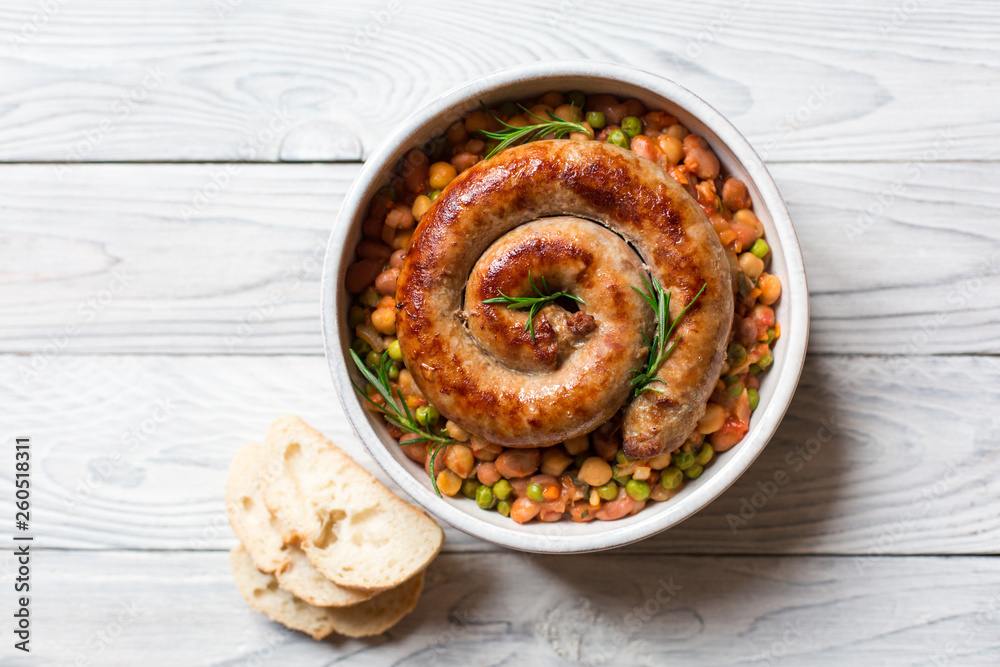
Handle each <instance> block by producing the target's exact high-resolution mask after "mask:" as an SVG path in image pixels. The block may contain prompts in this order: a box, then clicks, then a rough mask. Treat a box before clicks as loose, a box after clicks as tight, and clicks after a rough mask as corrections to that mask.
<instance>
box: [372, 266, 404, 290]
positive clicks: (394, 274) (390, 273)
mask: <svg viewBox="0 0 1000 667" xmlns="http://www.w3.org/2000/svg"><path fill="white" fill-rule="evenodd" d="M398 278H399V269H393V268H389V269H386V270H385V271H383V272H382V273H380V274H378V277H377V278H375V289H376V290H377V291H378V293H379V294H381V295H382V296H392V295H393V294H395V293H396V280H397V279H398Z"/></svg>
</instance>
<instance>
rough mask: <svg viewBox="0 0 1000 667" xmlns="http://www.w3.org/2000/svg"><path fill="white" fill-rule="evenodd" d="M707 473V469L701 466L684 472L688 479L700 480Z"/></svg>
mask: <svg viewBox="0 0 1000 667" xmlns="http://www.w3.org/2000/svg"><path fill="white" fill-rule="evenodd" d="M703 472H705V469H704V468H703V467H701V466H699V465H694V466H691V467H690V468H688V469H687V470H685V471H684V474H685V475H687V477H688V479H698V478H699V477H701V473H703Z"/></svg>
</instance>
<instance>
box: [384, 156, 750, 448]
mask: <svg viewBox="0 0 1000 667" xmlns="http://www.w3.org/2000/svg"><path fill="white" fill-rule="evenodd" d="M551 216H572V217H564V218H559V219H557V220H544V219H545V218H549V217H551ZM531 221H538V222H534V223H532V224H525V223H530V222H531ZM598 223H599V224H598ZM522 226H523V229H521V227H522ZM605 228H606V229H605ZM512 230H513V231H512ZM608 230H610V232H609V231H608ZM611 232H614V234H612V233H611ZM508 237H509V238H508ZM623 239H624V240H623ZM626 242H627V243H626ZM629 245H631V248H630V247H629ZM636 253H638V255H636ZM640 258H641V259H640ZM643 262H644V263H645V268H648V270H649V271H650V272H651V273H652V274H653V275H655V276H656V277H657V278H658V279H659V281H660V282H661V283H662V285H663V286H664V288H665V289H667V290H669V291H671V292H672V297H671V307H670V310H671V316H672V317H676V316H677V314H678V313H679V312H680V310H681V309H682V308H683V307H684V305H685V304H687V303H688V302H689V301H690V300H691V299H692V298H693V297H694V296H695V295H696V294H697V293H698V290H699V289H701V287H702V285H705V286H706V288H705V292H704V294H703V295H702V296H701V297H700V298H699V299H698V301H697V302H695V304H694V305H693V306H692V308H691V309H690V310H689V311H688V313H687V315H686V316H685V317H684V319H683V320H681V322H680V324H679V325H678V327H677V329H676V331H675V335H680V336H681V337H682V340H681V342H680V343H679V344H678V345H677V347H676V348H675V349H674V351H673V352H672V353H671V355H670V356H669V357H668V358H667V360H666V361H665V362H664V363H663V364H662V365H661V367H660V369H659V372H658V377H660V378H662V379H663V380H664V382H662V383H655V384H654V385H653V386H654V387H656V388H657V389H659V390H660V391H661V392H663V393H662V394H661V393H656V392H650V391H647V392H644V393H642V394H641V395H640V396H639V397H637V398H632V394H631V391H630V387H629V382H630V379H631V377H632V376H631V375H630V374H629V371H631V370H633V369H639V368H640V367H641V366H642V364H643V363H644V361H645V358H646V357H645V355H646V346H645V343H644V342H643V335H645V336H647V337H649V336H651V335H652V334H653V327H654V322H655V320H654V319H653V316H652V315H653V314H652V311H651V310H650V309H649V307H648V306H646V305H645V303H644V302H643V301H642V300H641V298H639V296H638V295H637V294H636V293H635V292H634V291H633V290H632V289H631V288H632V286H633V285H634V286H636V287H640V288H641V287H642V285H643V282H642V269H643V268H644V267H643ZM529 270H530V271H531V277H532V279H533V280H534V281H535V283H536V284H539V281H540V279H541V277H542V276H544V277H545V278H546V282H547V284H548V287H549V289H550V290H551V291H552V292H555V291H565V292H568V293H571V294H574V295H575V296H578V297H580V298H582V299H583V300H584V302H585V304H584V305H582V306H579V312H569V310H572V308H571V309H569V310H567V309H564V308H562V307H560V306H557V305H549V306H546V308H545V309H544V310H543V311H542V312H541V313H540V314H539V315H537V316H536V318H535V320H534V327H535V340H534V341H532V340H531V337H530V334H527V333H525V332H524V331H523V328H524V325H525V323H526V321H527V311H526V310H508V309H506V308H505V307H504V306H502V305H496V304H493V305H491V304H483V303H482V300H484V299H486V298H491V297H494V296H498V295H499V294H500V292H503V293H504V294H506V295H508V296H533V295H534V292H533V290H532V289H531V288H530V285H529V283H528V271H529ZM731 284H732V283H731V276H730V269H729V265H728V262H727V261H726V257H725V254H724V251H723V249H722V246H721V244H720V242H719V240H718V237H717V236H716V234H715V232H714V231H713V229H712V226H711V223H710V222H709V221H708V219H707V217H706V216H705V214H704V212H703V211H702V210H701V208H700V207H699V206H698V204H697V203H696V202H695V201H694V200H693V199H692V198H691V197H690V196H689V195H688V194H687V192H686V191H685V190H684V189H683V188H682V187H681V186H680V185H678V184H677V182H676V181H674V180H673V179H672V178H670V177H669V176H667V175H666V174H665V173H664V172H663V171H662V170H661V169H660V168H659V167H657V166H656V165H655V164H653V163H652V162H649V161H647V160H644V159H642V158H639V157H638V156H636V155H635V154H634V153H631V152H630V151H627V150H624V149H621V148H618V147H616V146H613V145H611V144H608V143H603V142H595V141H579V142H578V141H563V140H553V141H537V142H533V143H528V144H525V145H523V146H518V147H515V148H510V149H507V150H505V151H503V152H502V153H500V154H498V155H497V156H495V157H493V158H491V159H489V160H486V161H484V162H480V163H478V164H476V165H475V166H473V167H471V168H470V169H468V170H467V171H465V172H463V173H462V174H460V175H459V176H458V177H457V178H456V179H455V180H454V181H452V183H451V184H450V185H449V186H448V187H447V188H446V189H445V190H444V192H442V194H441V195H440V196H439V197H438V198H437V200H435V202H434V204H433V205H432V207H431V209H430V210H429V211H428V212H427V213H426V214H425V215H424V216H423V218H422V219H421V221H420V224H419V225H418V227H417V229H416V231H415V233H414V237H413V244H412V246H411V247H410V249H409V250H408V252H407V254H406V258H405V260H404V262H403V266H402V269H401V272H400V275H399V280H398V282H397V286H396V299H397V302H398V308H399V311H398V316H397V322H396V329H397V335H398V337H399V341H400V346H401V348H402V351H403V357H404V359H405V361H406V365H407V367H408V368H409V369H410V372H411V373H412V374H413V378H414V380H415V381H416V383H417V386H418V387H420V389H421V391H423V392H424V394H425V395H426V396H427V398H428V400H430V401H431V402H432V403H433V404H434V405H436V406H437V407H438V408H439V409H440V411H441V413H442V414H444V415H445V416H447V417H448V418H449V419H451V420H452V421H454V422H456V423H457V424H459V425H460V426H462V427H463V428H465V429H466V430H468V431H470V432H472V433H475V434H476V435H478V436H480V437H482V438H483V439H485V440H488V441H490V442H496V443H499V444H502V445H505V446H508V447H529V446H530V447H537V446H546V445H552V444H555V443H558V442H561V441H563V440H565V439H567V438H570V437H573V436H574V435H578V434H581V433H586V432H589V431H591V430H593V429H594V428H596V427H597V426H598V425H600V424H601V423H602V422H604V421H606V420H607V419H608V418H609V417H610V416H612V415H613V414H614V413H615V412H616V411H617V410H618V409H620V408H621V407H622V405H624V403H625V401H629V403H628V405H627V406H626V407H625V412H624V420H623V437H624V448H625V452H626V454H627V455H628V456H630V457H632V458H649V457H651V456H654V455H656V454H658V453H660V452H662V451H671V450H673V449H676V448H677V447H679V446H680V445H681V444H683V442H684V440H685V439H686V438H687V436H688V435H690V433H691V432H692V431H693V429H694V427H695V425H696V424H697V421H698V419H699V418H700V417H701V415H702V414H703V413H704V409H705V403H706V402H707V400H708V397H709V395H710V394H711V392H712V389H713V387H714V386H715V383H716V381H717V380H718V377H719V371H720V369H721V366H722V362H723V360H724V358H725V343H726V340H727V338H728V335H729V329H730V326H731V323H732V317H733V301H732V299H733V296H732V289H731ZM464 292H465V293H466V294H465V300H464V302H463V293H464Z"/></svg>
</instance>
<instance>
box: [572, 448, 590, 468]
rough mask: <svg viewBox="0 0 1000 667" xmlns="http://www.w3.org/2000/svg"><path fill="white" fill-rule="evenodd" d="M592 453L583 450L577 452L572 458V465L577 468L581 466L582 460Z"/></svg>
mask: <svg viewBox="0 0 1000 667" xmlns="http://www.w3.org/2000/svg"><path fill="white" fill-rule="evenodd" d="M591 456H593V454H590V453H589V452H584V453H583V454H577V455H576V458H575V459H573V465H574V466H575V467H576V468H577V470H579V469H580V468H581V467H582V466H583V462H584V461H586V460H587V459H589V458H590V457H591Z"/></svg>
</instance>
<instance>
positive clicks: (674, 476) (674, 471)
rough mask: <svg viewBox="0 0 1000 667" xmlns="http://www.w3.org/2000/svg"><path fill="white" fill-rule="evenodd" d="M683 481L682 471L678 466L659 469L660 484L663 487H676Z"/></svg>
mask: <svg viewBox="0 0 1000 667" xmlns="http://www.w3.org/2000/svg"><path fill="white" fill-rule="evenodd" d="M683 481H684V472H683V471H682V470H681V469H680V468H675V467H674V466H670V467H669V468H664V469H663V470H661V471H660V486H662V487H663V488H664V489H668V490H669V489H676V488H677V487H678V486H680V485H681V483H682V482H683Z"/></svg>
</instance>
